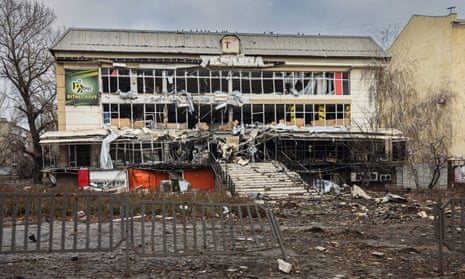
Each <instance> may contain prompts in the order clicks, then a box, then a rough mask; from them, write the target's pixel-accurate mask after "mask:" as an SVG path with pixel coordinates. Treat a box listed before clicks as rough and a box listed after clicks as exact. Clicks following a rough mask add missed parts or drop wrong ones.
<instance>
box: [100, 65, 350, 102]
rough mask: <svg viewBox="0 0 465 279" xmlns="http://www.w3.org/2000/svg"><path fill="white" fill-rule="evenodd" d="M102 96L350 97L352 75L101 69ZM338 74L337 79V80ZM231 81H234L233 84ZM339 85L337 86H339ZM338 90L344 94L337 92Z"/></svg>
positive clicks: (201, 69)
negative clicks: (221, 93)
mask: <svg viewBox="0 0 465 279" xmlns="http://www.w3.org/2000/svg"><path fill="white" fill-rule="evenodd" d="M100 72H101V80H102V93H117V92H130V91H131V92H135V93H138V94H159V93H170V92H171V93H177V92H189V93H195V94H212V93H217V92H224V93H227V92H231V91H236V90H237V91H239V92H242V94H258V95H264V94H273V95H282V94H295V95H350V80H349V79H350V72H314V71H312V72H310V71H291V72H282V71H259V70H221V69H205V68H178V69H176V70H170V69H145V68H144V69H129V68H101V71H100ZM336 73H338V77H339V76H340V78H336ZM230 81H231V82H230ZM337 82H340V84H339V85H338V86H336V83H337ZM336 87H337V88H338V89H339V90H341V92H335V91H336Z"/></svg>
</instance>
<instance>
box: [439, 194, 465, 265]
mask: <svg viewBox="0 0 465 279" xmlns="http://www.w3.org/2000/svg"><path fill="white" fill-rule="evenodd" d="M436 236H437V238H438V250H439V270H440V272H442V271H443V264H444V257H443V250H442V246H443V245H444V246H446V247H447V249H449V250H450V251H457V252H462V253H465V198H464V197H458V198H449V199H448V200H447V201H446V202H444V203H442V202H441V200H440V199H439V201H438V204H437V208H436Z"/></svg>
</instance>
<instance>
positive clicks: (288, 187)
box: [221, 161, 317, 198]
mask: <svg viewBox="0 0 465 279" xmlns="http://www.w3.org/2000/svg"><path fill="white" fill-rule="evenodd" d="M221 167H222V169H223V172H224V173H226V174H227V175H229V176H230V178H231V179H232V181H233V182H234V184H235V186H236V188H235V190H236V193H237V194H239V195H245V196H254V195H259V196H262V195H263V196H268V197H270V198H286V197H289V196H294V197H298V196H304V195H314V194H315V195H316V194H317V192H316V191H315V190H314V189H313V187H309V186H308V184H307V183H306V182H305V181H303V180H302V178H301V177H300V175H299V174H298V173H296V172H293V171H290V170H288V169H287V168H286V167H284V166H283V165H282V164H280V163H279V162H276V161H273V162H259V163H250V162H249V163H248V164H246V165H244V166H241V165H239V164H237V163H227V164H221Z"/></svg>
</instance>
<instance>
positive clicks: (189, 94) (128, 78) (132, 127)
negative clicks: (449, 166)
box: [41, 28, 406, 189]
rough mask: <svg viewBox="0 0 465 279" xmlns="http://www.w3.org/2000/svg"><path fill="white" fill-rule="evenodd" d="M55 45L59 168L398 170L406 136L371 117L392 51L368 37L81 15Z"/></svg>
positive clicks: (383, 177)
mask: <svg viewBox="0 0 465 279" xmlns="http://www.w3.org/2000/svg"><path fill="white" fill-rule="evenodd" d="M51 52H52V53H53V55H54V57H55V59H56V80H57V100H58V131H51V132H47V133H45V134H44V135H42V137H41V145H42V147H43V152H44V169H45V170H47V171H48V172H50V173H54V174H59V173H74V172H75V171H76V170H79V169H82V168H86V169H89V170H96V171H99V170H105V169H112V170H115V171H118V170H128V173H130V175H129V178H126V179H129V181H130V184H132V186H131V185H130V187H132V188H134V187H137V185H139V184H140V185H145V187H149V188H151V189H157V188H158V187H159V184H160V183H162V181H163V180H166V179H169V178H170V177H172V176H173V175H174V176H176V175H178V176H179V177H180V178H184V179H186V180H187V181H189V183H190V184H192V187H193V188H200V189H212V188H213V187H214V182H215V176H220V174H219V172H221V173H222V174H223V175H224V173H227V167H228V166H227V164H234V163H237V162H239V163H240V164H241V165H242V166H243V168H244V170H245V169H246V168H253V166H252V164H255V163H262V162H273V163H274V164H275V165H276V163H279V164H280V165H281V166H283V167H285V168H287V169H289V170H291V171H294V172H297V173H299V174H300V175H301V176H302V177H303V178H304V179H305V180H306V181H307V182H310V183H311V181H312V180H314V179H328V180H332V181H335V182H336V183H339V184H343V183H351V182H360V181H370V183H372V184H373V185H376V184H383V183H392V184H398V183H401V181H399V179H400V180H401V179H402V175H401V174H400V175H399V170H401V168H400V166H402V164H403V162H404V159H405V144H406V140H405V138H404V137H403V136H402V135H401V134H400V133H399V132H398V131H395V130H392V129H380V128H378V127H376V125H373V124H372V123H373V121H372V120H373V119H374V118H375V117H376V113H377V106H378V104H377V103H376V102H375V101H373V100H376V98H373V94H376V92H375V89H376V83H377V80H376V76H375V75H374V73H375V72H376V71H373V69H379V68H380V67H383V65H385V63H386V61H388V60H389V56H388V55H387V53H386V52H385V51H383V49H381V48H380V47H379V46H378V45H377V44H376V43H375V42H374V41H373V40H372V39H371V38H369V37H344V36H308V35H300V34H298V35H278V34H272V33H269V34H268V33H267V34H248V33H228V32H206V31H205V32H186V31H176V32H174V31H173V32H169V31H138V30H101V29H75V28H72V29H69V30H67V31H66V32H65V33H64V34H63V35H62V37H61V38H60V39H59V40H58V42H57V43H56V44H55V45H54V46H53V47H52V48H51ZM248 164H250V165H248ZM131 173H132V175H131ZM231 174H232V173H231ZM137 179H140V180H141V181H142V182H140V183H139V182H137ZM123 180H124V179H123ZM232 180H234V177H232ZM131 181H132V182H131ZM123 182H124V181H123ZM148 184H150V185H151V186H147V185H148Z"/></svg>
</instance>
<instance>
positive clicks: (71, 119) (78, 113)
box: [65, 106, 103, 131]
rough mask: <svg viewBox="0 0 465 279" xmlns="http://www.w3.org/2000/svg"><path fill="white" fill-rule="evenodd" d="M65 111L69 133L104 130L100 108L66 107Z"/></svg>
mask: <svg viewBox="0 0 465 279" xmlns="http://www.w3.org/2000/svg"><path fill="white" fill-rule="evenodd" d="M65 110H66V130H67V131H72V130H88V129H99V128H102V123H103V112H102V111H101V109H100V106H66V108H65Z"/></svg>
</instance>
